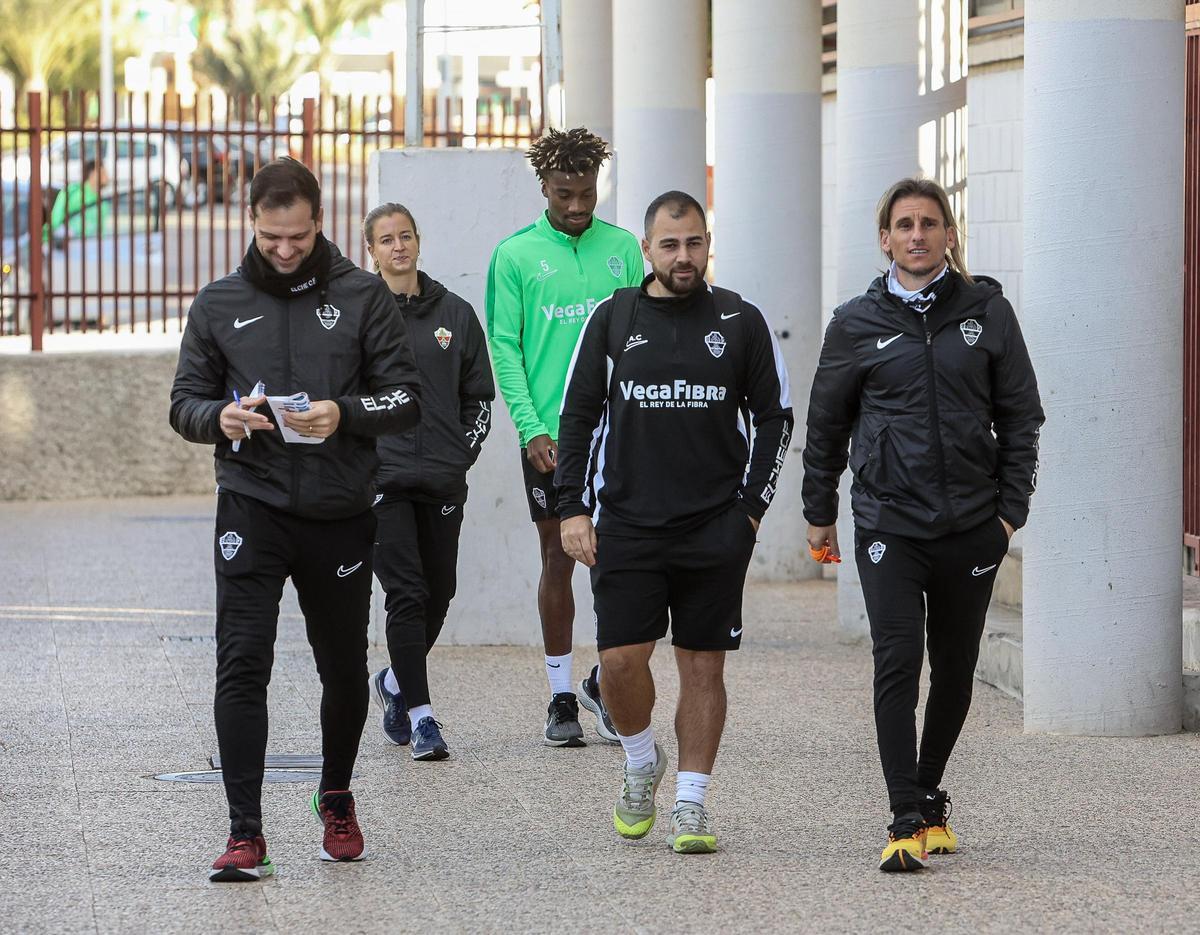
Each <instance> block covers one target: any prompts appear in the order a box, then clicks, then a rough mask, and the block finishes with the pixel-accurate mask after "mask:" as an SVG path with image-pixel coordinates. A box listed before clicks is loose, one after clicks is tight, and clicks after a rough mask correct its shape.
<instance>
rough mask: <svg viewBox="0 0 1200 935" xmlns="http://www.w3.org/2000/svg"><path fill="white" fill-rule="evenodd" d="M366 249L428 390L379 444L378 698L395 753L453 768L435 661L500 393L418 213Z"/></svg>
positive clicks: (475, 322) (374, 237)
mask: <svg viewBox="0 0 1200 935" xmlns="http://www.w3.org/2000/svg"><path fill="white" fill-rule="evenodd" d="M363 238H364V239H365V240H366V242H367V249H368V250H369V251H370V253H371V256H372V258H373V259H374V261H375V265H376V267H377V268H378V269H379V275H380V277H381V278H382V280H383V281H384V282H385V283H387V287H388V289H389V291H390V292H391V293H392V295H393V296H394V298H395V302H396V310H395V312H394V313H393V314H395V315H396V317H398V318H403V319H404V321H405V324H406V327H407V330H408V335H409V339H410V340H411V341H412V345H413V351H414V352H415V354H416V357H417V367H418V368H419V369H420V371H421V385H422V390H421V415H422V419H421V424H420V425H419V426H417V427H416V428H415V429H414V430H413V431H411V432H407V433H405V434H404V435H393V436H390V437H388V438H386V439H380V444H379V458H380V462H381V463H380V467H379V474H378V477H377V479H376V484H377V486H378V488H379V495H378V499H377V501H376V504H375V516H376V518H377V519H378V520H379V528H378V533H377V535H376V542H375V575H376V577H378V578H379V583H380V584H382V585H383V589H384V591H385V592H386V595H387V598H386V607H387V644H388V655H389V656H390V658H391V665H390V666H389V667H388V668H386V669H383V670H382V671H380V672H377V673H376V674H375V675H373V676H372V677H371V694H372V697H373V698H374V699H375V701H376V702H377V703H378V704H379V706H380V707H381V708H382V709H383V735H384V737H385V738H386V739H387V740H388V742H389V743H393V744H396V745H398V746H404V745H406V744H408V743H409V741H410V740H411V742H412V748H411V752H412V758H413V759H414V760H444V759H446V757H448V756H449V755H450V750H449V748H448V747H447V746H446V742H445V740H444V739H443V738H442V732H441V727H442V725H441V724H440V723H439V722H438V720H437V719H436V718H435V717H434V715H433V704H432V702H431V700H430V695H429V673H428V669H427V665H426V656H427V655H428V654H429V651H430V650H431V649H433V645H434V643H435V642H437V638H438V634H440V633H441V631H442V625H443V624H444V623H445V622H446V611H447V609H448V608H449V606H450V601H451V599H452V598H453V597H454V592H455V590H456V588H457V585H458V538H459V533H460V532H461V530H462V521H463V508H464V505H465V504H466V501H467V471H468V470H469V469H470V468H471V465H473V464H474V463H475V460H476V459H477V458H478V457H479V452H480V449H481V447H482V445H483V441H484V439H485V438H487V434H488V432H489V430H490V429H491V426H492V400H493V399H495V398H496V387H495V384H494V383H493V382H492V367H491V363H490V362H489V361H488V354H487V343H486V341H485V340H484V336H483V328H482V326H481V325H480V324H479V319H478V318H477V317H476V316H475V310H474V309H473V308H471V305H470V303H469V302H467V301H466V300H465V299H463V298H461V297H459V296H457V295H455V294H454V293H453V292H450V291H449V290H448V289H446V287H445V286H443V285H442V284H441V283H440V282H435V281H434V280H433V279H431V278H430V277H429V276H427V275H426V274H425V273H423V272H421V271H419V270H418V269H417V256H418V254H419V252H420V248H421V238H420V235H419V233H418V232H417V225H416V221H414V220H413V216H412V214H411V213H410V212H409V210H408V209H407V208H406V207H404V205H401V204H396V203H395V202H388V203H387V204H382V205H380V206H378V207H377V208H374V209H372V210H371V212H370V213H369V214H368V215H367V216H366V218H365V219H364V220H363Z"/></svg>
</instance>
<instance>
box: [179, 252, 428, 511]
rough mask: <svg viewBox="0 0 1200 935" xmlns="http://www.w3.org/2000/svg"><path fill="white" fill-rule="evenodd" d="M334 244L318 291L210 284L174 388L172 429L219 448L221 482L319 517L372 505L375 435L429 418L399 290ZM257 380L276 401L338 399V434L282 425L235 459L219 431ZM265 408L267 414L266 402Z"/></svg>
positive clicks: (234, 278) (198, 304) (233, 277)
mask: <svg viewBox="0 0 1200 935" xmlns="http://www.w3.org/2000/svg"><path fill="white" fill-rule="evenodd" d="M331 249H332V251H333V257H332V262H331V265H330V269H329V282H328V285H327V286H326V287H325V288H324V289H323V290H322V292H321V293H320V294H318V292H317V291H316V290H311V291H309V292H306V293H303V294H301V295H298V296H295V297H292V298H286V299H285V298H277V297H275V296H273V295H269V294H267V293H266V292H262V291H261V290H259V289H257V288H255V287H254V286H253V285H251V284H250V282H249V281H248V280H247V279H246V278H245V277H244V276H243V275H242V272H241V270H239V271H238V272H236V273H231V274H230V275H228V276H226V277H225V278H224V279H219V280H217V281H216V282H214V283H211V284H210V285H207V286H205V287H204V288H203V289H201V290H200V293H199V294H198V295H197V296H196V299H195V301H194V302H193V303H192V307H191V310H190V311H189V312H188V322H187V328H186V329H185V331H184V334H183V342H182V344H181V345H180V348H179V366H178V368H177V370H176V372H175V382H174V385H173V386H172V387H171V413H170V420H171V427H172V428H173V429H175V431H176V432H178V433H179V434H180V435H182V436H183V437H184V438H185V439H187V440H188V441H190V442H197V443H199V444H207V445H216V451H215V457H216V463H217V484H218V486H220V487H221V488H223V489H227V490H232V491H235V492H236V493H240V494H245V495H246V496H249V497H254V498H255V499H257V500H261V501H262V502H263V503H266V504H268V505H269V506H273V507H276V508H278V509H280V510H284V511H286V512H288V513H294V514H296V515H298V516H304V517H309V518H312V519H339V518H342V517H346V516H352V515H354V514H356V513H360V512H362V511H363V510H366V509H369V508H370V506H371V502H372V500H373V498H374V484H373V481H374V477H375V470H376V468H377V467H378V464H379V460H378V458H377V457H376V455H375V438H376V436H383V435H387V434H389V433H394V432H403V431H404V430H405V429H407V428H409V427H410V426H412V425H415V424H416V422H417V420H418V419H419V418H420V407H419V405H418V402H417V400H418V394H419V392H420V385H421V384H420V376H419V375H418V373H417V368H416V365H415V363H414V362H413V355H412V350H411V349H410V346H409V340H408V335H407V333H406V331H405V328H404V319H403V317H402V316H400V315H397V314H396V308H395V303H394V302H393V300H392V297H391V293H390V292H388V289H387V286H385V285H384V284H383V282H382V281H381V280H380V279H379V277H378V276H373V275H371V274H370V273H368V272H365V271H364V270H361V269H359V268H358V267H357V266H355V265H354V264H353V263H351V262H350V261H349V260H347V259H346V258H345V257H343V256H342V255H341V254H340V253H338V252H337V249H336V248H334V247H331ZM320 295H323V296H324V302H323V303H322V300H321V298H320ZM259 380H261V381H262V382H263V383H264V384H265V385H266V389H267V395H269V396H286V395H290V394H292V393H297V392H301V391H303V392H306V393H308V395H309V397H310V398H311V399H313V400H321V399H329V400H333V401H335V402H336V403H337V404H338V408H339V409H340V410H341V421H340V423H339V424H338V428H337V431H336V432H334V433H333V435H331V436H330V437H329V438H327V439H325V441H324V442H322V443H321V444H319V445H303V444H287V443H285V442H284V440H283V434H282V433H281V432H280V431H279V430H278V428H277V429H276V430H275V431H273V432H266V431H263V432H255V433H254V435H253V437H252V438H250V439H248V440H245V441H243V442H242V443H241V445H240V450H239V451H236V452H235V451H234V450H233V445H232V444H231V442H230V441H229V439H227V438H226V437H225V435H224V434H223V433H222V432H221V429H220V418H221V410H222V409H223V408H225V406H227V405H228V404H229V403H230V402H231V401H232V400H233V393H234V390H237V391H238V392H239V393H242V394H245V393H248V392H249V391H250V390H251V388H252V387H253V386H254V384H255V383H256V382H258V381H259ZM258 411H259V412H262V413H263V414H264V415H267V416H268V417H270V409H269V408H268V406H267V404H266V403H264V404H263V405H262V406H261V407H260V408H259V410H258Z"/></svg>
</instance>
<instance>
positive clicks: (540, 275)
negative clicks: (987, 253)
mask: <svg viewBox="0 0 1200 935" xmlns="http://www.w3.org/2000/svg"><path fill="white" fill-rule="evenodd" d="M557 272H558V270H556V269H552V270H550V272H548V273H538V278H537V281H538V282H545V281H546V280H547V279H549V278H550V277H551V276H553V275H554V274H555V273H557Z"/></svg>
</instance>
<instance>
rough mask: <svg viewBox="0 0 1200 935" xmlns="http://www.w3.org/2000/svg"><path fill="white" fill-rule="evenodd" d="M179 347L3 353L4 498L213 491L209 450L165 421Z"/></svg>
mask: <svg viewBox="0 0 1200 935" xmlns="http://www.w3.org/2000/svg"><path fill="white" fill-rule="evenodd" d="M178 353H179V352H178V350H177V349H168V350H162V349H158V350H153V351H120V352H116V351H114V352H106V351H91V352H80V353H72V354H27V355H15V354H14V355H5V356H4V358H3V365H2V366H0V412H3V413H4V416H3V418H2V419H0V500H70V499H77V498H79V497H131V496H156V495H162V494H198V493H206V492H209V491H211V490H212V489H213V464H212V448H211V447H209V446H205V445H190V444H188V443H186V442H184V441H182V440H181V439H180V438H179V436H178V435H176V434H175V433H174V432H173V431H172V430H171V427H170V426H169V425H168V424H167V411H168V408H169V405H170V402H169V398H168V397H169V393H170V386H171V381H172V379H173V377H174V374H175V363H176V360H177V358H178Z"/></svg>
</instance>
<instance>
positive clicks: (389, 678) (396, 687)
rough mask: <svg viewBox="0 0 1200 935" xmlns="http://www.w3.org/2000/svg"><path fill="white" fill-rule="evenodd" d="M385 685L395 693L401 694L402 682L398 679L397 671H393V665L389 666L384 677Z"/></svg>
mask: <svg viewBox="0 0 1200 935" xmlns="http://www.w3.org/2000/svg"><path fill="white" fill-rule="evenodd" d="M383 687H384V688H386V689H387V690H388V691H390V692H391V693H392V694H393V695H398V694H400V683H399V682H397V681H396V673H395V672H393V671H392V667H391V666H388V670H387V675H385V676H384V677H383Z"/></svg>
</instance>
